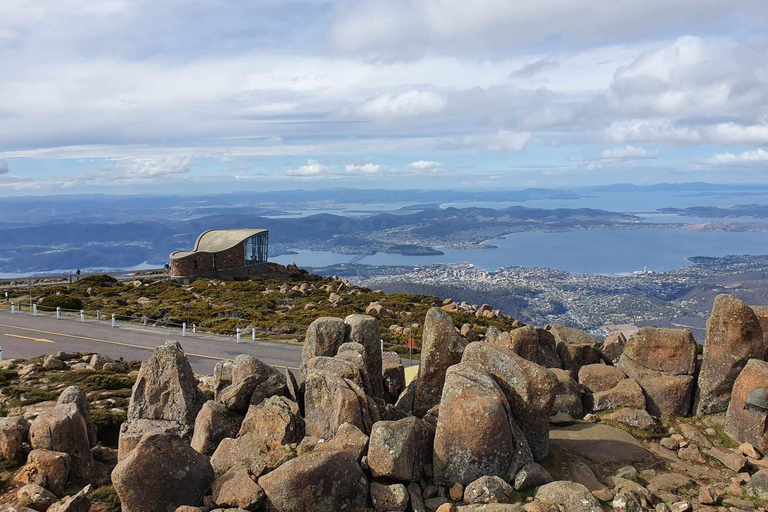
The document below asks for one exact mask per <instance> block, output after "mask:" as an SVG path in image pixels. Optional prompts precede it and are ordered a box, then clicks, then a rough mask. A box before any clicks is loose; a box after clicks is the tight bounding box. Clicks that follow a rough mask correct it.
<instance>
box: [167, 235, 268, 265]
mask: <svg viewBox="0 0 768 512" xmlns="http://www.w3.org/2000/svg"><path fill="white" fill-rule="evenodd" d="M267 232H268V230H266V229H211V230H208V231H206V232H204V233H203V234H202V235H200V236H199V237H197V241H196V242H195V248H194V249H192V250H191V251H176V252H172V253H171V259H172V260H173V259H179V258H185V257H187V256H190V255H192V254H195V253H198V252H208V253H211V252H221V251H225V250H227V249H231V248H232V247H234V246H236V245H237V244H239V243H240V242H242V241H243V240H246V239H248V238H251V237H252V236H254V235H259V234H261V233H267Z"/></svg>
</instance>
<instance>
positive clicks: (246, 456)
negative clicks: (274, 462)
mask: <svg viewBox="0 0 768 512" xmlns="http://www.w3.org/2000/svg"><path fill="white" fill-rule="evenodd" d="M268 453H269V447H268V446H267V445H266V444H265V443H264V441H263V440H262V439H260V438H259V436H258V434H256V433H250V434H245V435H244V436H241V437H237V438H231V437H226V438H224V439H222V441H221V443H219V446H217V447H216V451H215V452H213V455H212V456H211V466H213V470H214V471H215V472H216V474H217V475H220V474H223V473H225V472H227V471H229V470H230V469H232V468H233V467H236V466H245V467H247V468H248V469H250V470H252V471H256V472H259V473H260V471H261V470H263V469H264V468H265V467H266V466H267V465H268V463H267V462H266V461H267V459H268V456H267V454H268Z"/></svg>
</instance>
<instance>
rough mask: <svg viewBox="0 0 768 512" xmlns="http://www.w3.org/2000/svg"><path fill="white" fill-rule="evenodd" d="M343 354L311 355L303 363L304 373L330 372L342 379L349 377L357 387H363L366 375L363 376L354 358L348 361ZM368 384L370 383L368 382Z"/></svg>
mask: <svg viewBox="0 0 768 512" xmlns="http://www.w3.org/2000/svg"><path fill="white" fill-rule="evenodd" d="M349 359H352V358H347V357H344V356H341V357H339V356H336V357H328V356H318V357H313V358H312V359H310V360H309V361H307V364H306V365H304V371H305V372H306V374H309V372H312V371H324V372H329V373H332V374H334V375H336V376H338V377H341V378H342V379H349V380H351V381H352V382H354V383H355V384H357V385H358V386H359V387H361V388H363V389H365V387H366V383H367V380H368V377H367V375H366V377H365V378H364V377H363V374H362V370H363V368H361V366H360V365H359V364H358V363H357V362H356V361H354V360H352V361H350V360H349ZM368 386H370V384H368Z"/></svg>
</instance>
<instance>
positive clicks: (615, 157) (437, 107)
mask: <svg viewBox="0 0 768 512" xmlns="http://www.w3.org/2000/svg"><path fill="white" fill-rule="evenodd" d="M0 19H2V20H3V23H2V24H1V25H0V69H1V70H2V71H0V73H2V79H0V98H2V100H0V195H26V194H62V193H95V192H97V193H149V194H152V193H169V192H178V193H200V192H206V191H211V192H226V191H232V190H249V189H254V190H256V189H259V190H264V189H288V188H322V187H338V186H350V187H364V188H374V187H383V188H406V187H409V188H410V187H425V188H476V189H483V188H486V189H499V188H510V189H513V188H523V187H539V186H550V187H561V186H562V187H567V186H578V185H588V184H606V183H615V182H632V183H637V184H644V183H657V182H663V181H670V182H682V181H709V182H723V183H766V182H768V173H766V168H768V28H767V27H768V9H766V7H765V0H730V1H724V0H645V1H643V2H633V3H631V5H630V3H628V2H620V3H616V2H615V1H614V0H537V1H532V0H531V1H526V0H520V1H517V2H509V1H508V0H475V1H473V2H466V1H465V0H461V1H460V0H389V1H386V2H384V1H377V0H355V1H351V0H349V1H348V0H337V1H321V0H305V1H298V2H290V1H277V0H261V1H259V2H245V1H227V0H185V1H181V0H152V1H150V0H146V1H145V0H70V1H67V2H61V1H57V0H4V1H3V2H1V3H0Z"/></svg>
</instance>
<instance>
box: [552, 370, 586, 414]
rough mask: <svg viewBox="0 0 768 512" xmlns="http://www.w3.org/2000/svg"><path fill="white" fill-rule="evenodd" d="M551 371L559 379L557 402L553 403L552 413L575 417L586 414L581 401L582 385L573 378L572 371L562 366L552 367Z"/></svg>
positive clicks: (556, 390) (556, 392) (556, 394)
mask: <svg viewBox="0 0 768 512" xmlns="http://www.w3.org/2000/svg"><path fill="white" fill-rule="evenodd" d="M549 371H550V372H551V373H552V374H553V375H554V376H555V378H556V379H557V384H556V385H555V389H554V393H555V403H554V404H553V405H552V414H553V415H554V414H557V413H565V414H568V415H570V416H572V417H574V418H581V417H582V416H583V415H584V404H583V403H582V401H581V387H580V386H579V383H578V382H576V381H575V380H573V378H572V377H571V372H569V371H568V370H562V369H560V368H550V369H549Z"/></svg>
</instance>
